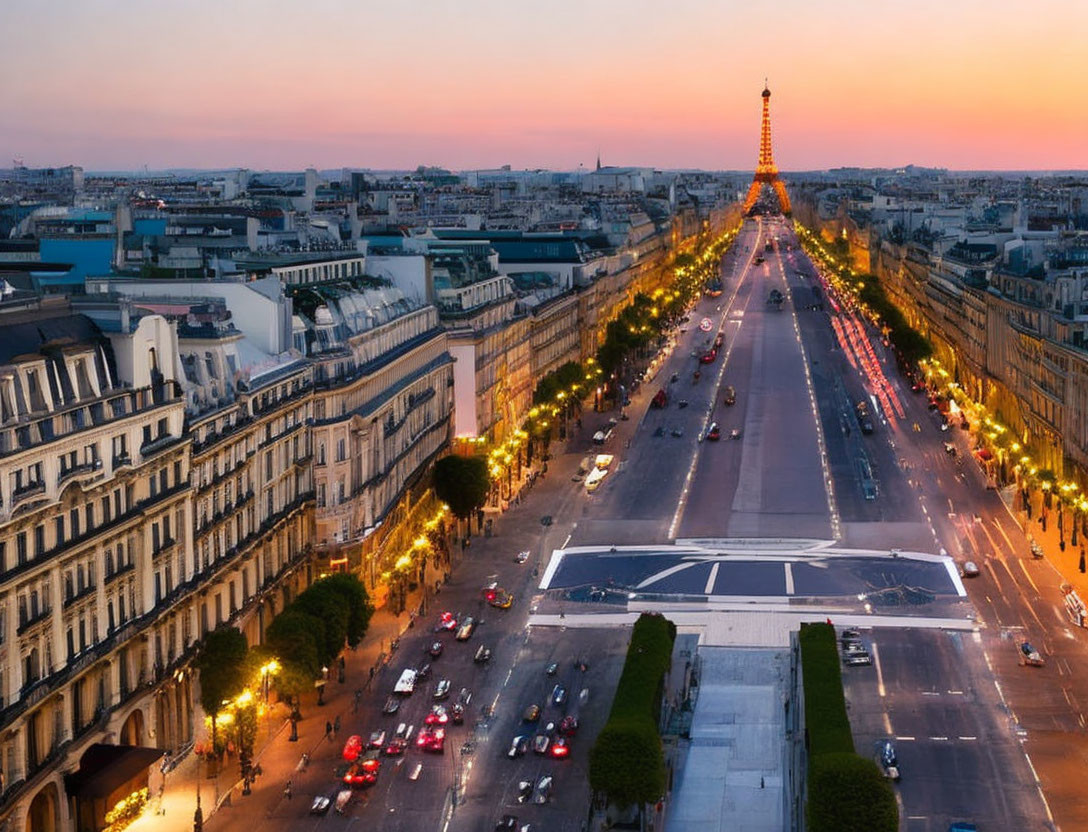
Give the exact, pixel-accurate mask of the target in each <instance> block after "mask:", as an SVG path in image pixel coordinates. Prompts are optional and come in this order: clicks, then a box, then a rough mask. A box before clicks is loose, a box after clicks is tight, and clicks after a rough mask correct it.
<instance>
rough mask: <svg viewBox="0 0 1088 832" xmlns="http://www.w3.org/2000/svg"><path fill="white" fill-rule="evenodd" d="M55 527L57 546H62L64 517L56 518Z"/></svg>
mask: <svg viewBox="0 0 1088 832" xmlns="http://www.w3.org/2000/svg"><path fill="white" fill-rule="evenodd" d="M53 525H54V526H55V529H54V532H53V533H54V534H55V535H56V536H57V546H60V545H61V544H63V543H64V515H63V514H61V515H58V516H57V517H54V518H53Z"/></svg>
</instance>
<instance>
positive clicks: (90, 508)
mask: <svg viewBox="0 0 1088 832" xmlns="http://www.w3.org/2000/svg"><path fill="white" fill-rule="evenodd" d="M83 514H84V516H85V517H86V518H87V529H86V530H87V531H90V530H91V529H93V528H94V503H87V506H86V508H85V509H84V510H83Z"/></svg>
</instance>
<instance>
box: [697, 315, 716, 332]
mask: <svg viewBox="0 0 1088 832" xmlns="http://www.w3.org/2000/svg"><path fill="white" fill-rule="evenodd" d="M713 328H714V322H713V321H712V320H710V318H703V319H702V320H701V321H699V329H701V330H702V331H703V332H710V330H712V329H713Z"/></svg>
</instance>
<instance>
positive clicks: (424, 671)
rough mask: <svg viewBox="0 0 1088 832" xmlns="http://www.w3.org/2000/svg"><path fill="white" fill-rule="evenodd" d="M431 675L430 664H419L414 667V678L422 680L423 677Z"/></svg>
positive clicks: (427, 677) (426, 677)
mask: <svg viewBox="0 0 1088 832" xmlns="http://www.w3.org/2000/svg"><path fill="white" fill-rule="evenodd" d="M430 676H431V666H430V665H429V664H421V665H420V666H419V667H418V668H416V679H417V680H419V681H420V682H422V681H423V680H424V679H429V678H430Z"/></svg>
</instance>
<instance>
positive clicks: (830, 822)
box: [805, 703, 899, 832]
mask: <svg viewBox="0 0 1088 832" xmlns="http://www.w3.org/2000/svg"><path fill="white" fill-rule="evenodd" d="M806 704H807V703H806ZM810 766H811V768H810V772H809V797H808V805H807V806H806V808H805V814H806V819H807V821H808V829H809V830H810V832H896V830H897V829H898V828H899V810H898V808H897V806H896V803H895V794H894V792H893V791H892V787H891V785H890V784H889V783H888V781H887V780H886V779H885V777H884V775H883V774H882V773H881V771H880V769H879V768H878V767H877V765H876V763H874V762H873V761H872V760H866V759H865V758H864V757H859V756H858V755H857V754H850V753H847V752H836V753H831V754H819V755H816V756H815V757H813V758H812V760H811V762H810Z"/></svg>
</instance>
